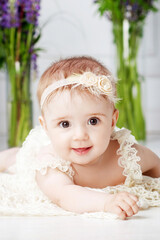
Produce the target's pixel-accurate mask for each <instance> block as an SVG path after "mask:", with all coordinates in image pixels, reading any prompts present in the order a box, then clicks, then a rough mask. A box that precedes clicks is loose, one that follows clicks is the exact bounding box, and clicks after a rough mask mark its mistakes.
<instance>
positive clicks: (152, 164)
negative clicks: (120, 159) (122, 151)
mask: <svg viewBox="0 0 160 240" xmlns="http://www.w3.org/2000/svg"><path fill="white" fill-rule="evenodd" d="M134 147H135V148H136V150H137V155H138V156H139V157H140V158H141V160H140V162H139V164H140V166H141V169H142V173H143V174H145V175H147V176H150V177H155V178H156V177H160V158H159V157H158V156H157V155H156V154H155V153H153V152H152V151H151V150H150V149H148V148H146V147H144V146H141V145H139V144H135V145H134Z"/></svg>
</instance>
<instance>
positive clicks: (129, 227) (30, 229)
mask: <svg viewBox="0 0 160 240" xmlns="http://www.w3.org/2000/svg"><path fill="white" fill-rule="evenodd" d="M5 141H6V137H5V136H4V137H1V138H0V149H2V147H3V148H5ZM143 144H144V143H143ZM145 145H146V146H147V147H149V148H150V149H152V150H153V151H154V152H155V153H157V154H158V155H159V156H160V136H159V135H151V136H148V140H147V142H146V143H145ZM94 239H95V240H159V239H160V207H155V208H150V209H147V210H143V211H139V213H138V214H137V215H135V216H134V217H132V218H129V219H128V220H125V221H122V220H106V219H95V218H87V217H80V216H75V217H74V216H70V217H68V216H65V217H60V216H58V217H11V216H10V217H6V216H4V217H2V216H1V217H0V240H94Z"/></svg>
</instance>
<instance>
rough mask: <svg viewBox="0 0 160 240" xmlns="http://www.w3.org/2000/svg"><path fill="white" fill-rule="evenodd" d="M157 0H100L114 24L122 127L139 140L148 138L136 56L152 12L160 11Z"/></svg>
mask: <svg viewBox="0 0 160 240" xmlns="http://www.w3.org/2000/svg"><path fill="white" fill-rule="evenodd" d="M156 1H157V0H139V1H138V0H115V1H112V0H97V1H94V3H96V4H97V5H98V11H99V12H100V14H101V15H104V16H107V18H108V19H110V20H111V21H112V23H113V27H112V29H113V35H114V43H115V45H116V52H117V78H118V84H117V86H118V90H117V92H118V98H120V99H122V100H121V101H119V102H118V104H117V108H118V109H119V111H120V117H119V120H118V124H117V125H118V126H119V127H123V126H124V127H127V128H129V129H130V130H131V131H132V133H133V134H134V135H135V137H136V139H137V140H144V139H145V137H146V130H145V119H144V116H143V111H142V103H141V80H142V77H140V75H139V74H138V66H137V56H138V50H139V46H140V40H141V38H142V36H143V27H144V23H145V19H146V16H147V15H148V12H149V11H157V8H156V7H155V2H156Z"/></svg>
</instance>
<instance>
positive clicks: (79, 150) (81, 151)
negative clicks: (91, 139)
mask: <svg viewBox="0 0 160 240" xmlns="http://www.w3.org/2000/svg"><path fill="white" fill-rule="evenodd" d="M91 148H92V147H86V148H72V150H73V151H74V152H75V153H77V154H78V155H84V154H87V153H88V152H89V151H90V149H91Z"/></svg>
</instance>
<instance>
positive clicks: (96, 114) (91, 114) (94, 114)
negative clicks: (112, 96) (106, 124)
mask: <svg viewBox="0 0 160 240" xmlns="http://www.w3.org/2000/svg"><path fill="white" fill-rule="evenodd" d="M88 116H103V117H107V115H106V114H104V113H90V114H88Z"/></svg>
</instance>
